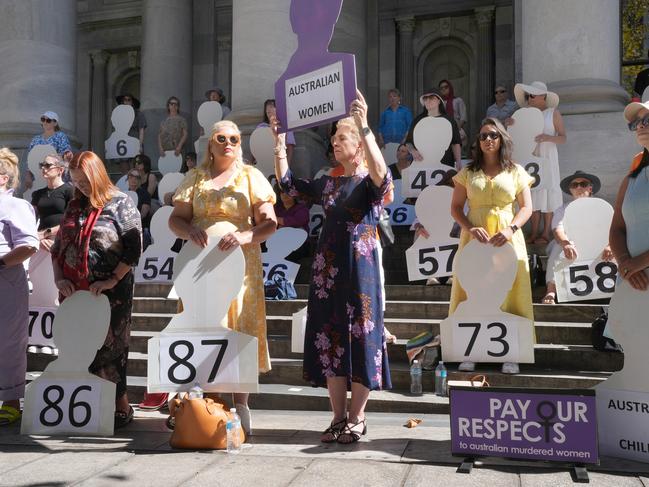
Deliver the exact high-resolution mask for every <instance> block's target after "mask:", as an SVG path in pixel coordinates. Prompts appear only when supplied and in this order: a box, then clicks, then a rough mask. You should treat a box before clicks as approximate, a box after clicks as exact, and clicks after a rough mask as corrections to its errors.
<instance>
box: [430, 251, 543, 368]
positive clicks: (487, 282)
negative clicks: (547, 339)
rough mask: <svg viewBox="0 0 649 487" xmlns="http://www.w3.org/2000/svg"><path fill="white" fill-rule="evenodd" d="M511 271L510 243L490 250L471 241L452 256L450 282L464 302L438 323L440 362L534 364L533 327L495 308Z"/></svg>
mask: <svg viewBox="0 0 649 487" xmlns="http://www.w3.org/2000/svg"><path fill="white" fill-rule="evenodd" d="M517 266H518V263H517V258H516V251H515V250H514V247H512V245H511V244H505V245H503V246H502V247H494V246H493V245H490V244H483V243H480V242H478V241H477V240H471V241H470V242H469V243H468V244H466V246H465V247H464V248H463V249H461V250H460V251H459V252H458V254H457V256H456V258H455V263H454V270H455V277H454V278H455V279H457V280H458V281H459V283H460V284H461V285H462V287H463V288H464V290H465V292H466V294H467V300H466V301H463V302H461V303H460V304H458V306H457V308H456V310H455V312H454V313H453V314H452V315H450V316H449V317H448V318H446V319H445V320H444V321H442V322H441V323H440V332H441V339H442V343H444V348H443V349H442V355H443V359H444V361H445V362H463V361H471V362H516V363H533V362H534V323H533V322H532V321H531V320H528V319H527V318H523V317H521V316H518V315H514V314H511V313H505V312H503V311H502V309H501V308H500V306H501V303H502V302H503V301H504V300H505V298H506V297H507V293H508V292H509V290H510V289H511V287H512V284H513V282H514V279H515V278H516V272H517ZM467 352H468V353H467ZM505 352H506V353H505Z"/></svg>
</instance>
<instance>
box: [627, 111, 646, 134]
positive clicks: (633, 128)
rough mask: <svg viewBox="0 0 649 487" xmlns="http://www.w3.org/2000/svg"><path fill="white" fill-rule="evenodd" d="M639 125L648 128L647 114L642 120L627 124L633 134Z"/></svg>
mask: <svg viewBox="0 0 649 487" xmlns="http://www.w3.org/2000/svg"><path fill="white" fill-rule="evenodd" d="M640 125H642V126H643V127H649V114H647V115H645V116H644V117H642V118H639V119H637V120H634V121H633V122H629V130H630V131H631V132H634V131H635V130H636V129H637V128H638V127H639V126H640Z"/></svg>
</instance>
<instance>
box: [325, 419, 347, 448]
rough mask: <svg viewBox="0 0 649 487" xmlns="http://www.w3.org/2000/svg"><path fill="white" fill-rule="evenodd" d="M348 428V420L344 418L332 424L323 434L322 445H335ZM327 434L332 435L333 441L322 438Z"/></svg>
mask: <svg viewBox="0 0 649 487" xmlns="http://www.w3.org/2000/svg"><path fill="white" fill-rule="evenodd" d="M346 427H347V418H343V419H341V420H340V421H338V422H336V423H331V424H330V425H329V427H328V428H327V429H326V430H324V431H323V432H322V435H321V438H320V441H321V442H322V443H335V442H336V441H337V440H338V437H339V436H340V434H341V433H342V432H343V431H344V430H345V428H346ZM327 434H329V435H331V439H328V440H325V439H324V438H322V436H324V435H327Z"/></svg>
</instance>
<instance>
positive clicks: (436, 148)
mask: <svg viewBox="0 0 649 487" xmlns="http://www.w3.org/2000/svg"><path fill="white" fill-rule="evenodd" d="M452 138H453V128H452V126H451V123H450V122H449V121H448V120H446V119H445V118H444V117H426V118H423V119H421V120H420V121H419V122H418V123H417V125H416V126H415V130H414V133H413V139H414V142H415V147H417V150H418V151H419V153H420V154H421V156H422V157H423V160H421V161H416V160H413V161H412V164H410V166H409V167H408V168H406V169H404V170H403V171H402V172H401V177H402V188H403V189H402V192H401V193H402V195H403V196H404V197H417V196H419V194H420V193H421V192H422V190H423V188H422V186H430V185H435V184H437V183H439V182H440V181H441V180H442V178H443V177H444V176H445V175H446V173H447V172H448V171H449V170H450V168H449V167H448V166H444V165H442V164H440V161H441V160H442V157H444V153H445V152H446V149H448V146H449V144H450V143H451V139H452ZM413 185H414V186H417V188H413Z"/></svg>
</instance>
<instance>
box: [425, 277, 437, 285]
mask: <svg viewBox="0 0 649 487" xmlns="http://www.w3.org/2000/svg"><path fill="white" fill-rule="evenodd" d="M438 284H439V280H438V279H437V278H436V277H429V278H428V280H427V281H426V286H437V285H438Z"/></svg>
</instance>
